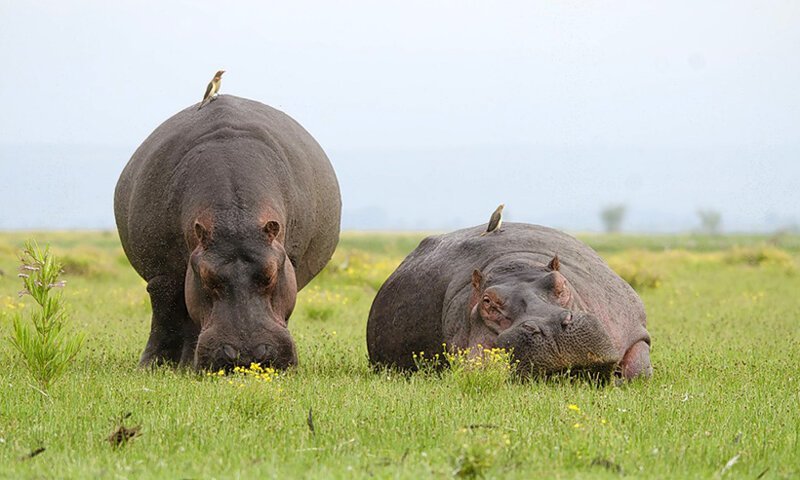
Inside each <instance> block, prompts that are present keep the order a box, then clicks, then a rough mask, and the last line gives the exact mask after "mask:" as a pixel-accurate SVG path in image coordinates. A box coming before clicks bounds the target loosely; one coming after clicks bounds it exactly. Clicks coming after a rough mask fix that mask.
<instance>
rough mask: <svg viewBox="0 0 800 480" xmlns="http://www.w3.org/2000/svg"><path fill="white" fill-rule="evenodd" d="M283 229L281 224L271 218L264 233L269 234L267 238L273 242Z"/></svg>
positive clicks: (265, 226)
mask: <svg viewBox="0 0 800 480" xmlns="http://www.w3.org/2000/svg"><path fill="white" fill-rule="evenodd" d="M280 231H281V224H280V223H278V222H276V221H275V220H270V221H269V222H267V224H266V225H264V233H266V234H267V240H268V241H269V242H270V243H272V241H273V240H275V238H276V237H277V236H278V232H280Z"/></svg>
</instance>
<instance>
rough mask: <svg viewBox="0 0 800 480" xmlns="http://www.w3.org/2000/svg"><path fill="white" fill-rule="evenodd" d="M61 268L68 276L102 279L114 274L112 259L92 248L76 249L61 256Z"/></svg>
mask: <svg viewBox="0 0 800 480" xmlns="http://www.w3.org/2000/svg"><path fill="white" fill-rule="evenodd" d="M59 260H60V262H61V268H62V269H63V270H64V273H66V274H67V275H74V276H79V277H102V276H105V275H109V274H111V273H112V272H113V267H112V265H110V258H109V256H108V255H107V254H104V253H103V252H100V251H97V250H94V249H92V248H75V249H70V250H69V251H68V252H65V253H61V254H60V255H59Z"/></svg>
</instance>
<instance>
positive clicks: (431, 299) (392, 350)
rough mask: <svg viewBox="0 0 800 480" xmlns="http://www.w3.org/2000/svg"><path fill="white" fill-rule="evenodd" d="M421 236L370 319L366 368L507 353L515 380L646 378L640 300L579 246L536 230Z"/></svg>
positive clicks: (522, 227)
mask: <svg viewBox="0 0 800 480" xmlns="http://www.w3.org/2000/svg"><path fill="white" fill-rule="evenodd" d="M484 230H486V226H485V225H483V226H480V227H472V228H467V229H464V230H458V231H456V232H452V233H448V234H444V235H439V236H436V237H428V238H426V239H425V240H423V241H422V243H420V245H419V246H418V247H417V248H416V250H414V251H413V252H411V254H409V255H408V257H406V259H405V260H404V261H403V263H402V264H401V265H400V266H399V267H398V268H397V270H396V271H395V272H394V273H392V275H391V276H390V277H389V279H388V280H387V281H386V283H384V284H383V286H382V287H381V289H380V291H378V295H377V297H376V298H375V301H374V302H373V304H372V309H371V310H370V313H369V321H368V323H367V348H368V350H369V358H370V360H371V362H372V363H373V364H376V365H388V366H395V367H398V368H402V369H413V368H415V365H414V359H413V354H414V353H417V352H429V353H433V352H437V351H441V349H442V344H446V345H447V348H448V349H449V350H451V351H452V350H456V349H467V348H470V349H471V350H472V351H473V352H475V351H476V350H477V349H476V347H477V346H478V345H481V346H483V347H484V348H493V347H499V348H505V349H509V350H511V351H512V352H513V356H514V358H515V360H518V361H519V368H520V369H521V371H522V372H523V373H533V374H549V373H556V372H563V371H566V370H571V371H577V370H588V371H591V372H596V373H601V374H604V375H610V374H611V373H612V372H615V373H616V374H617V375H619V376H621V377H623V378H625V379H630V378H633V377H637V376H640V375H642V376H645V377H647V376H650V375H651V373H652V368H651V366H650V336H649V335H648V333H647V330H646V329H645V326H646V321H645V312H644V307H643V305H642V301H641V300H640V299H639V297H638V295H636V293H635V292H634V291H633V289H632V288H631V287H630V286H629V285H628V284H627V283H625V281H623V280H622V279H621V278H620V277H619V276H617V275H616V274H615V273H614V272H613V271H611V269H610V268H609V267H608V265H606V263H605V262H604V261H603V260H602V259H601V258H600V257H599V256H598V255H597V254H596V253H595V252H594V250H592V249H591V248H589V247H588V246H587V245H585V244H583V243H581V242H580V241H578V240H577V239H575V238H573V237H571V236H569V235H567V234H565V233H562V232H560V231H558V230H553V229H550V228H546V227H541V226H537V225H528V224H521V223H512V224H504V225H503V229H502V230H499V231H497V232H493V233H491V234H488V235H486V236H481V233H483V232H484Z"/></svg>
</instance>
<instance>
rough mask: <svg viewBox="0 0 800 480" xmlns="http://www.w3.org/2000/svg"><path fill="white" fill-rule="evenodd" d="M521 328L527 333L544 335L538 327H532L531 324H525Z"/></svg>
mask: <svg viewBox="0 0 800 480" xmlns="http://www.w3.org/2000/svg"><path fill="white" fill-rule="evenodd" d="M521 328H522V329H523V330H525V331H527V332H530V333H533V334H534V335H535V334H539V333H542V331H541V330H540V329H539V327H537V326H536V325H532V324H530V323H523V324H522V326H521Z"/></svg>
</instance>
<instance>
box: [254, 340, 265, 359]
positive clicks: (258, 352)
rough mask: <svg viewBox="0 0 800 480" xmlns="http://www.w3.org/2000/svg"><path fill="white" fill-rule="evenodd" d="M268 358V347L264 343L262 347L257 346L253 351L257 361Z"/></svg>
mask: <svg viewBox="0 0 800 480" xmlns="http://www.w3.org/2000/svg"><path fill="white" fill-rule="evenodd" d="M266 356H267V345H266V344H265V343H262V344H261V345H259V346H257V347H256V348H255V350H253V357H255V358H256V359H257V360H259V361H262V360H264V359H265V358H266Z"/></svg>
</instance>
